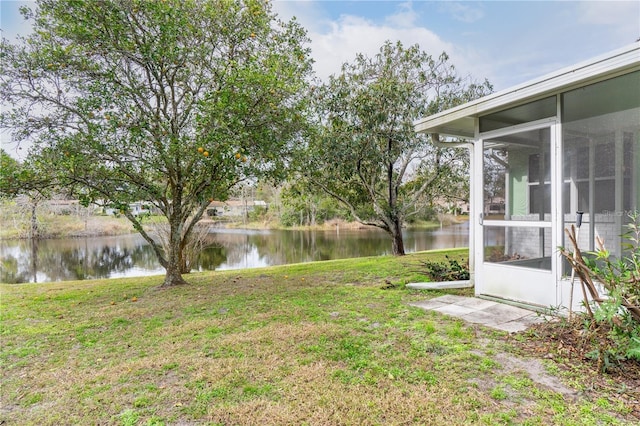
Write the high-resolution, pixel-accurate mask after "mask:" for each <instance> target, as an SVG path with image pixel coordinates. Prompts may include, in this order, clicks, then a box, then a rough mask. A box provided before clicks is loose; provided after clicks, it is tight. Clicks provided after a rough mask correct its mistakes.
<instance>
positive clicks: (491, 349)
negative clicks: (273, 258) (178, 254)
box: [0, 251, 637, 425]
mask: <svg viewBox="0 0 640 426" xmlns="http://www.w3.org/2000/svg"><path fill="white" fill-rule="evenodd" d="M444 253H448V254H449V255H452V254H453V255H455V256H458V255H462V254H463V251H447V252H425V253H417V254H412V255H408V256H405V257H402V258H395V257H374V258H361V259H349V260H336V261H328V262H315V263H307V264H299V265H290V266H279V267H270V268H261V269H251V270H243V271H225V272H211V273H198V274H192V275H190V276H188V277H187V278H188V280H189V281H190V282H191V284H190V285H188V286H180V287H176V288H171V289H165V290H161V289H158V285H159V284H160V283H161V282H162V277H147V278H135V279H114V280H96V281H82V282H80V281H77V282H65V283H50V284H20V285H2V286H0V290H1V299H0V302H1V326H2V328H1V329H0V333H1V334H0V337H1V343H2V348H1V354H0V355H1V357H0V362H1V374H2V388H1V400H0V401H1V406H0V424H19V425H29V424H33V425H68V424H101V425H105V424H114V425H192V424H198V425H199V424H212V425H400V424H402V425H414V424H424V425H463V424H487V425H493V424H526V425H550V424H566V425H589V424H594V425H596V424H607V425H609V424H633V423H634V420H635V419H634V418H633V417H632V415H631V411H630V409H629V407H628V406H627V405H625V404H624V403H621V402H619V400H618V399H616V398H615V390H614V389H612V390H611V391H609V392H607V391H602V392H600V391H599V392H596V393H594V392H593V391H589V389H588V380H587V379H586V378H585V377H582V376H581V375H580V374H572V375H566V374H565V373H562V371H563V370H560V369H559V368H557V366H556V365H555V364H553V361H551V360H545V361H540V360H538V359H531V360H529V359H520V356H519V355H517V353H519V351H518V344H519V341H520V339H525V338H526V337H523V336H520V337H513V336H511V337H509V336H508V335H507V334H506V333H503V332H498V331H494V330H490V329H485V328H482V327H480V326H475V325H471V324H466V323H464V322H462V321H461V320H457V319H453V318H450V317H447V316H444V315H441V314H438V313H436V312H430V311H424V310H421V309H419V308H414V307H410V306H408V305H407V303H408V302H411V301H417V300H425V299H427V298H431V297H435V296H437V295H441V294H443V293H440V292H419V291H411V290H408V289H406V288H405V287H404V284H406V283H407V282H411V281H423V277H422V276H420V275H418V274H416V273H415V272H413V271H414V270H415V269H417V268H418V266H417V265H418V261H419V260H427V259H429V260H432V261H433V260H437V259H442V258H443V256H444ZM385 280H388V281H390V282H391V283H392V284H395V286H392V287H391V286H389V285H388V284H386V282H385ZM389 287H391V288H389ZM454 293H455V294H468V295H470V294H471V292H470V290H466V291H458V292H455V291H454ZM506 360H511V361H510V362H505V361H506ZM514 360H518V362H513V361H514ZM534 361H535V363H540V365H544V366H545V368H546V371H545V372H544V374H555V375H556V376H558V377H557V378H559V379H560V380H561V381H562V382H563V383H564V384H565V385H566V386H567V387H569V388H571V389H573V390H575V393H571V394H567V393H566V392H565V393H563V392H559V391H557V390H554V389H553V388H552V387H549V386H547V385H545V384H544V382H543V381H540V380H537V379H536V378H534V377H532V375H531V374H530V372H528V370H527V369H526V368H521V367H522V366H526V365H527V364H530V363H532V362H534ZM514 366H515V367H514ZM519 366H520V367H519ZM636 421H637V420H636Z"/></svg>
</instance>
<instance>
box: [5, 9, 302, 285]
mask: <svg viewBox="0 0 640 426" xmlns="http://www.w3.org/2000/svg"><path fill="white" fill-rule="evenodd" d="M23 14H24V15H25V17H26V18H28V19H29V20H30V21H31V22H32V24H33V28H34V31H33V33H32V35H31V36H29V37H28V38H27V39H22V40H21V41H20V42H19V43H17V44H11V43H10V42H8V41H7V40H6V39H4V40H3V41H2V45H1V50H0V54H1V55H2V61H1V65H0V79H1V80H0V90H1V97H2V98H1V99H2V101H3V103H4V104H8V105H12V108H11V109H10V110H8V111H5V112H4V113H3V114H2V116H1V125H2V127H4V128H9V129H10V130H11V131H12V134H13V137H14V138H15V139H16V140H18V141H20V140H23V139H29V140H31V141H32V142H33V143H34V148H33V150H32V153H31V154H30V155H32V156H37V157H39V158H40V159H42V160H43V161H46V162H47V164H49V166H50V168H51V171H52V172H54V175H55V179H56V180H57V181H58V183H59V184H61V185H63V186H65V187H67V188H73V190H74V191H75V193H76V194H79V196H80V197H81V199H82V200H83V201H84V202H85V203H90V202H96V203H103V204H106V205H111V206H115V207H117V208H119V209H121V210H122V212H123V213H124V214H125V216H126V217H127V218H128V219H129V220H130V221H131V222H132V223H133V225H134V228H135V229H136V230H137V231H139V232H140V233H141V234H142V236H143V237H144V238H145V239H146V240H147V241H148V242H149V243H150V244H151V245H152V246H153V248H154V250H155V252H156V254H157V256H158V258H159V260H160V263H161V264H162V265H163V267H165V269H166V277H165V281H164V285H172V284H179V283H183V282H184V279H183V278H182V273H186V272H188V271H186V270H183V269H184V268H183V267H182V268H181V265H184V261H183V260H184V259H182V251H183V249H184V247H185V245H186V244H187V241H188V238H189V236H190V235H191V233H192V232H193V228H194V226H195V225H196V223H197V222H198V221H199V220H200V219H201V217H202V215H203V213H204V212H205V209H206V207H207V206H208V204H209V203H210V200H213V199H216V200H224V199H226V198H227V197H228V192H229V189H230V188H231V187H233V185H234V184H236V183H238V182H240V181H242V180H245V179H247V178H249V177H255V176H260V177H281V176H282V175H283V170H284V165H285V163H286V160H287V158H288V157H289V154H290V152H291V150H292V149H293V145H294V143H295V142H296V141H298V140H299V138H300V135H301V132H302V131H303V129H304V127H305V115H304V110H305V98H304V96H303V94H304V93H305V92H306V91H305V87H306V84H307V83H306V80H307V77H308V76H309V75H310V73H311V60H310V59H309V53H310V52H309V49H308V47H306V43H307V41H308V40H307V38H306V33H305V31H304V30H303V29H302V28H301V27H300V26H299V25H298V24H297V23H296V22H295V20H292V21H289V22H283V21H281V20H279V19H278V18H277V16H276V15H275V14H274V13H273V11H272V9H271V6H270V4H269V3H268V2H267V1H263V0H166V1H164V0H162V1H147V0H121V1H115V0H114V1H108V0H107V1H104V0H100V1H99V0H39V1H38V3H37V8H36V10H35V11H31V10H29V9H26V8H25V9H23ZM136 201H145V202H147V203H150V204H152V205H153V206H154V207H155V208H156V209H157V210H158V211H160V212H162V214H163V215H164V216H166V218H167V221H168V226H169V245H168V246H167V247H165V248H163V247H162V245H161V244H160V243H159V242H158V241H156V239H154V236H153V235H151V234H149V233H147V232H146V231H145V230H144V229H143V227H142V225H141V223H140V219H139V218H138V217H136V216H134V215H133V214H132V213H131V212H130V211H129V210H128V209H129V204H130V203H132V202H136Z"/></svg>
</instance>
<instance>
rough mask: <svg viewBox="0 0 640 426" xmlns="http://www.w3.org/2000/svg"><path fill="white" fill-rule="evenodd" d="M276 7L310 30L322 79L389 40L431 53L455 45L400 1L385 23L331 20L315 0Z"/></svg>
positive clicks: (344, 17) (355, 18)
mask: <svg viewBox="0 0 640 426" xmlns="http://www.w3.org/2000/svg"><path fill="white" fill-rule="evenodd" d="M274 6H275V10H276V12H277V13H278V14H279V16H280V17H281V18H283V19H290V18H291V17H292V16H296V18H297V19H298V21H299V22H300V24H301V25H302V26H303V27H305V28H306V29H307V31H308V35H309V38H310V39H311V50H312V56H313V58H314V60H315V64H314V69H315V71H316V75H317V76H318V77H319V78H320V79H322V80H326V79H327V78H328V77H329V75H331V74H337V73H338V72H340V68H341V66H342V64H343V63H345V62H352V61H353V60H354V59H355V57H356V54H358V53H362V54H365V55H367V56H370V57H371V56H374V55H375V54H376V53H378V51H379V50H380V47H381V46H382V45H383V43H384V42H385V41H387V40H390V41H392V42H396V41H398V40H399V41H401V42H402V44H404V45H405V46H411V45H414V44H416V43H417V44H419V45H420V48H421V49H422V50H424V51H426V52H428V53H429V54H431V55H432V56H439V55H440V53H442V51H446V52H447V53H451V52H452V51H453V46H452V45H451V44H449V43H447V42H445V41H443V40H442V39H441V38H440V37H438V35H436V34H435V33H434V32H432V31H430V30H429V29H427V28H424V27H419V26H416V25H415V22H416V20H417V18H418V15H417V13H416V12H414V10H413V8H412V5H411V3H410V2H408V3H400V4H399V5H398V8H397V10H396V12H395V13H393V14H391V15H389V16H386V17H385V18H384V19H383V20H382V21H383V22H384V24H378V23H375V22H373V21H372V20H369V19H366V18H363V17H360V16H353V15H346V14H344V15H341V16H340V17H339V18H338V19H337V20H330V19H329V18H328V17H327V16H326V15H325V14H324V13H323V12H322V11H321V9H317V8H316V7H315V5H314V3H308V2H276V3H274Z"/></svg>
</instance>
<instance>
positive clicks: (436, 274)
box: [417, 256, 471, 281]
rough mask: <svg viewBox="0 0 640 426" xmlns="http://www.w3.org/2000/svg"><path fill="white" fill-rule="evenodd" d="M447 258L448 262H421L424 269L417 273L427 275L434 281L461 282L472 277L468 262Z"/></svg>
mask: <svg viewBox="0 0 640 426" xmlns="http://www.w3.org/2000/svg"><path fill="white" fill-rule="evenodd" d="M445 258H446V259H447V261H446V262H429V261H425V262H420V264H421V265H422V266H423V267H424V269H421V270H419V271H417V272H419V273H421V274H425V275H426V276H428V277H429V279H431V280H433V281H461V280H468V279H469V278H470V277H471V274H470V273H469V262H468V261H462V260H460V261H458V260H456V259H451V258H450V257H449V256H445Z"/></svg>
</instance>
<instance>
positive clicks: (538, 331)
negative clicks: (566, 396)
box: [507, 321, 640, 419]
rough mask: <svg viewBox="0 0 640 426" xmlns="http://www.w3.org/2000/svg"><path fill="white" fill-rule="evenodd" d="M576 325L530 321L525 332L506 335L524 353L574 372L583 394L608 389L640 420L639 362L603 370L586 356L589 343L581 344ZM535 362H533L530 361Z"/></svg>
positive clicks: (625, 363) (569, 372)
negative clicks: (551, 361)
mask: <svg viewBox="0 0 640 426" xmlns="http://www.w3.org/2000/svg"><path fill="white" fill-rule="evenodd" d="M581 331H582V329H581V327H580V326H579V325H570V324H568V323H567V322H566V321H550V322H544V323H540V324H533V325H531V326H530V327H529V329H527V330H526V331H523V332H520V333H517V334H515V335H511V336H508V337H507V340H510V341H511V343H513V344H514V346H515V347H516V348H517V349H518V350H519V352H520V353H521V354H523V355H525V356H530V357H536V358H538V359H552V360H553V361H554V362H555V363H556V365H558V367H559V368H560V369H561V371H563V372H565V373H567V375H569V376H570V375H574V374H578V375H580V377H581V378H582V380H581V382H586V383H587V386H586V389H585V390H584V392H583V393H584V394H585V395H586V396H589V395H594V396H595V395H597V394H598V393H599V392H600V391H605V390H606V391H609V393H610V394H613V395H616V398H617V399H618V400H619V401H620V402H621V403H623V404H625V405H627V406H628V407H630V409H631V414H632V415H633V416H634V417H636V418H638V419H640V362H639V361H636V360H625V361H621V362H618V363H617V364H615V365H612V366H611V367H610V368H609V369H608V370H607V372H606V373H601V372H599V370H598V363H597V361H596V360H593V359H592V358H590V357H589V356H588V353H589V351H591V350H592V348H591V346H589V345H587V344H585V341H584V338H583V336H582V333H581ZM531 364H532V365H533V364H535V363H534V362H532V363H531Z"/></svg>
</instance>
